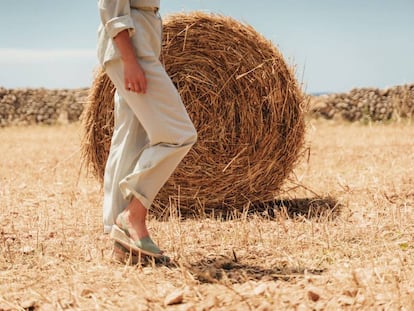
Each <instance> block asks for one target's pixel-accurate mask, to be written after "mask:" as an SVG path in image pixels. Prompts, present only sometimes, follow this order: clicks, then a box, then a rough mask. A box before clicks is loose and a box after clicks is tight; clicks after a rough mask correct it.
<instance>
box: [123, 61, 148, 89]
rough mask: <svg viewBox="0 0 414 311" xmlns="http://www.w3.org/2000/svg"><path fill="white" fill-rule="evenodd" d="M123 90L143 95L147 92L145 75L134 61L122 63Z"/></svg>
mask: <svg viewBox="0 0 414 311" xmlns="http://www.w3.org/2000/svg"><path fill="white" fill-rule="evenodd" d="M124 80H125V88H126V89H127V90H128V91H131V92H136V93H142V94H145V92H146V91H147V79H146V78H145V73H144V70H143V69H142V67H141V66H140V64H139V63H138V61H137V60H136V59H134V60H131V61H128V62H125V61H124Z"/></svg>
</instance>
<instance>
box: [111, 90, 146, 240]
mask: <svg viewBox="0 0 414 311" xmlns="http://www.w3.org/2000/svg"><path fill="white" fill-rule="evenodd" d="M114 99H115V106H114V130H113V135H112V140H111V147H110V150H109V155H108V159H107V162H106V167H105V176H104V202H103V221H104V232H105V233H109V232H110V231H111V228H112V225H113V224H115V220H116V217H117V216H118V215H119V214H120V213H121V212H122V211H123V210H125V208H126V207H127V206H128V204H129V200H126V199H125V198H124V197H123V195H122V193H121V191H120V190H119V183H120V182H121V180H122V179H123V178H124V177H125V176H126V175H128V174H129V173H130V172H131V171H132V170H133V169H134V167H135V165H136V163H137V160H138V156H139V155H140V154H141V152H142V150H143V148H144V147H145V146H146V145H147V142H148V138H147V134H146V132H145V130H144V129H143V127H142V126H141V124H140V123H139V121H138V119H137V118H136V117H135V115H134V113H133V112H132V111H131V109H130V108H129V106H128V104H127V103H126V102H125V100H124V99H123V98H122V97H121V96H120V95H119V94H118V92H116V93H115V98H114ZM124 151H127V152H124Z"/></svg>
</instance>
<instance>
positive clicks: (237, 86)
mask: <svg viewBox="0 0 414 311" xmlns="http://www.w3.org/2000/svg"><path fill="white" fill-rule="evenodd" d="M162 61H163V63H164V65H165V68H166V71H167V72H168V74H169V75H170V77H171V79H172V80H173V82H174V84H175V85H176V87H177V89H178V90H179V92H180V95H181V97H182V99H183V101H184V104H185V106H186V108H187V110H188V112H189V115H190V117H191V119H192V120H193V122H194V125H195V127H196V128H197V131H198V136H199V139H198V142H197V143H196V144H195V146H194V147H193V148H192V150H191V151H190V152H189V154H188V155H187V156H186V157H185V158H184V160H183V161H182V162H181V163H180V165H179V166H178V168H177V170H176V171H175V172H174V174H173V175H172V176H171V177H170V179H169V180H168V181H167V183H166V184H165V186H164V187H163V188H162V189H161V191H160V193H159V194H158V196H157V198H156V200H155V204H154V209H155V213H156V214H157V213H160V212H162V210H163V209H164V208H165V206H167V205H168V204H169V203H171V202H173V203H175V205H176V206H177V207H179V208H180V210H181V212H186V211H194V209H196V208H197V207H198V208H202V209H203V210H204V211H211V210H214V209H223V208H227V207H230V208H231V209H242V208H244V207H246V204H250V203H258V202H260V203H263V202H267V201H272V200H274V198H275V195H276V194H277V192H278V190H279V189H280V187H281V185H282V183H283V181H284V180H285V179H286V178H287V176H288V175H289V173H290V172H291V171H292V169H293V167H294V165H295V163H296V162H297V160H298V158H299V154H300V151H301V148H302V145H303V141H304V117H303V109H302V108H303V103H304V97H303V95H302V92H301V91H300V89H299V87H298V84H297V82H296V80H295V78H294V75H293V73H292V71H291V69H289V68H288V66H287V65H286V63H285V61H284V59H283V56H282V55H281V54H280V53H279V51H277V49H276V48H275V47H274V46H273V44H272V43H271V42H270V41H268V40H266V39H265V38H263V37H262V36H261V35H260V34H258V33H257V32H256V31H255V30H254V29H253V28H252V27H250V26H248V25H245V24H241V23H240V22H238V21H236V20H234V19H232V18H228V17H223V16H219V15H212V14H205V13H199V12H193V13H187V14H185V13H180V14H176V15H171V16H170V17H168V18H167V19H166V20H165V21H164V37H163V53H162ZM113 93H114V88H113V85H112V83H111V82H110V81H109V79H108V77H107V76H106V75H105V74H104V73H103V72H102V71H100V72H99V73H98V74H97V76H96V78H95V81H94V82H93V86H92V88H91V91H90V97H89V105H88V106H87V107H86V109H85V112H84V118H83V119H84V120H83V127H84V135H83V143H82V148H83V156H84V160H85V161H86V163H87V164H89V165H90V167H91V168H92V172H93V173H94V175H95V176H96V177H97V178H98V179H99V180H100V181H101V182H102V179H103V174H104V168H105V162H106V158H107V155H108V152H109V146H110V140H111V134H112V129H113V117H112V110H113Z"/></svg>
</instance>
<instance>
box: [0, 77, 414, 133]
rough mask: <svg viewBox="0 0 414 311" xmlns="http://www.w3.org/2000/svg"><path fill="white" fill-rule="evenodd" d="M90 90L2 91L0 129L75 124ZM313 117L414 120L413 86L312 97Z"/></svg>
mask: <svg viewBox="0 0 414 311" xmlns="http://www.w3.org/2000/svg"><path fill="white" fill-rule="evenodd" d="M87 95H88V89H87V88H83V89H59V90H48V89H5V88H2V87H0V127H1V126H8V125H29V124H56V123H67V122H76V121H78V120H79V117H80V115H81V113H82V111H83V108H84V105H85V103H86V100H87ZM309 114H310V116H311V117H317V118H326V119H345V120H348V121H360V120H369V121H383V120H392V119H398V118H405V117H414V84H411V85H403V86H396V87H392V88H389V89H385V90H381V89H375V88H361V89H353V90H352V91H350V92H349V93H339V94H329V95H322V96H310V109H309Z"/></svg>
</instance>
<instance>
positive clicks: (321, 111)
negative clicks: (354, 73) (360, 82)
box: [310, 84, 414, 121]
mask: <svg viewBox="0 0 414 311" xmlns="http://www.w3.org/2000/svg"><path fill="white" fill-rule="evenodd" d="M310 114H311V115H312V116H314V117H322V118H326V119H345V120H348V121H359V120H370V121H385V120H391V119H398V118H405V117H413V116H414V84H411V85H403V86H396V87H392V88H389V89H384V90H381V89H375V88H361V89H353V90H352V91H350V92H349V93H340V94H329V95H322V96H312V97H311V98H310Z"/></svg>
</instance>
